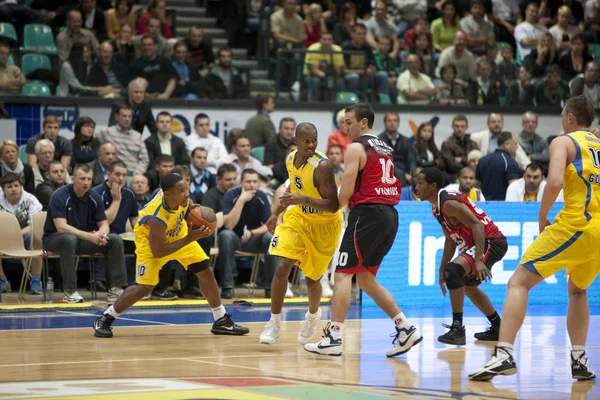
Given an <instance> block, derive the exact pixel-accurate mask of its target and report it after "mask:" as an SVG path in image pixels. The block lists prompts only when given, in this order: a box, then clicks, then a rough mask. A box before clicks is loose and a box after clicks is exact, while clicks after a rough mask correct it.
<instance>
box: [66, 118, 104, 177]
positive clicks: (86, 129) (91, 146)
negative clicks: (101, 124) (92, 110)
mask: <svg viewBox="0 0 600 400" xmlns="http://www.w3.org/2000/svg"><path fill="white" fill-rule="evenodd" d="M95 129H96V122H94V120H93V119H91V118H90V117H80V118H79V119H78V120H77V122H76V123H75V128H73V132H74V134H75V137H74V138H73V139H72V140H71V147H72V148H73V157H71V168H73V167H75V165H76V164H89V163H91V162H93V161H94V160H95V159H96V158H97V157H98V148H99V147H100V143H98V140H97V139H96V138H95V137H94V130H95Z"/></svg>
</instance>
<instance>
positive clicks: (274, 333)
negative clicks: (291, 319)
mask: <svg viewBox="0 0 600 400" xmlns="http://www.w3.org/2000/svg"><path fill="white" fill-rule="evenodd" d="M280 335H281V324H280V323H279V322H275V321H274V320H269V322H267V325H266V326H265V329H264V330H263V331H262V333H261V334H260V339H258V342H259V343H262V344H275V342H276V341H277V339H278V338H279V336H280Z"/></svg>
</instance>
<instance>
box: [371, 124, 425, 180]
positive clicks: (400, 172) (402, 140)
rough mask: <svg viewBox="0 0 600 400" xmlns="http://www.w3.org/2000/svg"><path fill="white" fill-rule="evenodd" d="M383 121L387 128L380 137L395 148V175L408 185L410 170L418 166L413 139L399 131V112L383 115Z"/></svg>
mask: <svg viewBox="0 0 600 400" xmlns="http://www.w3.org/2000/svg"><path fill="white" fill-rule="evenodd" d="M383 123H384V125H385V130H384V131H383V132H381V133H380V134H379V139H381V140H383V141H384V142H385V143H386V144H387V145H388V146H390V147H391V148H392V149H393V150H394V154H393V158H394V175H395V176H396V178H398V179H399V180H400V182H401V183H402V186H408V183H409V182H410V171H412V170H413V169H414V168H415V167H416V166H417V159H416V154H415V152H414V151H413V146H412V141H411V140H410V139H409V138H408V137H406V136H404V135H402V134H401V133H400V132H398V127H399V126H400V117H399V116H398V114H397V113H393V112H388V113H386V114H385V117H383Z"/></svg>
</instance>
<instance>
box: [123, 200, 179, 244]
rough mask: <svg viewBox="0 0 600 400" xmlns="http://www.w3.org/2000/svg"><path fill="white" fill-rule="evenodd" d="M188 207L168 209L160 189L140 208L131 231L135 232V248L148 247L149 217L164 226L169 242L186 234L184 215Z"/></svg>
mask: <svg viewBox="0 0 600 400" xmlns="http://www.w3.org/2000/svg"><path fill="white" fill-rule="evenodd" d="M187 210H188V207H187V206H186V207H181V206H179V208H177V210H168V209H167V206H166V205H165V203H164V198H163V193H162V190H160V191H159V192H158V193H157V194H156V196H154V198H153V199H152V200H150V202H149V203H148V204H146V206H145V207H144V208H143V209H141V210H140V214H139V219H138V223H137V224H136V225H135V228H134V229H133V231H134V232H135V245H136V248H137V249H140V247H142V248H148V249H149V248H150V247H149V244H148V236H149V235H150V228H149V227H148V224H146V221H147V220H149V219H157V220H159V221H160V222H162V223H163V224H164V225H165V226H166V227H167V231H166V234H165V236H166V242H167V243H171V242H174V241H176V240H179V239H181V238H182V237H185V236H186V235H187V230H188V228H187V223H186V222H185V215H186V213H187Z"/></svg>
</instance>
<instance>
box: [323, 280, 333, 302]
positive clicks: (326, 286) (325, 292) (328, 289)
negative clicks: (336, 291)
mask: <svg viewBox="0 0 600 400" xmlns="http://www.w3.org/2000/svg"><path fill="white" fill-rule="evenodd" d="M321 297H327V298H332V297H333V290H331V286H329V282H327V281H326V280H325V278H321Z"/></svg>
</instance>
